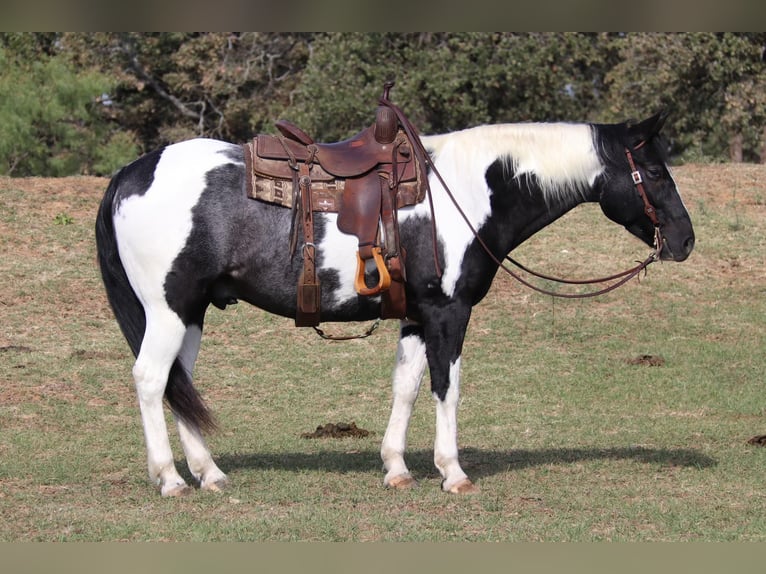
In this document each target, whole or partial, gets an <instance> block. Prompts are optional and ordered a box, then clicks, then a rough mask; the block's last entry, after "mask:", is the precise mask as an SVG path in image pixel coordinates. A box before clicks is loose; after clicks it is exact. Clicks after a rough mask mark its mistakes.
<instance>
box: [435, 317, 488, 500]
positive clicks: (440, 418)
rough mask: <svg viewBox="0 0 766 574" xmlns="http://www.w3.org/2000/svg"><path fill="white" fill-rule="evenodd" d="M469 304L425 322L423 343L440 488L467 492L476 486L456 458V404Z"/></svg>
mask: <svg viewBox="0 0 766 574" xmlns="http://www.w3.org/2000/svg"><path fill="white" fill-rule="evenodd" d="M470 316H471V308H470V306H463V305H459V304H453V305H450V306H448V307H445V308H444V309H442V312H440V313H438V314H437V315H435V316H433V317H432V318H431V320H429V321H428V322H427V323H425V330H424V333H425V344H426V354H427V357H428V366H429V370H430V373H431V392H432V393H433V396H434V399H435V401H436V438H435V440H434V464H435V465H436V468H438V469H439V472H440V473H441V475H442V478H443V479H444V480H443V481H442V490H444V491H445V492H450V493H453V494H469V493H473V492H477V491H478V488H477V487H476V486H475V485H474V484H473V483H472V482H471V481H470V480H469V479H468V476H467V475H466V474H465V472H463V469H462V468H461V466H460V462H459V461H458V439H457V437H458V432H457V408H458V402H459V399H460V359H461V355H462V348H463V341H464V339H465V331H466V328H467V327H468V320H469V319H470Z"/></svg>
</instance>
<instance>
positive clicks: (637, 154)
mask: <svg viewBox="0 0 766 574" xmlns="http://www.w3.org/2000/svg"><path fill="white" fill-rule="evenodd" d="M666 119H667V114H666V113H659V114H656V115H654V116H652V117H650V118H648V119H646V120H644V121H642V122H639V123H636V124H630V123H626V124H618V125H610V126H604V125H601V126H596V133H597V138H599V140H600V141H599V142H598V144H599V148H600V149H601V150H602V151H603V153H604V156H605V157H604V160H603V161H604V163H605V165H606V170H605V172H604V174H603V179H602V186H601V190H600V196H599V203H600V204H601V209H602V210H603V212H604V214H605V215H606V216H607V217H608V218H609V219H611V220H612V221H615V222H617V223H619V224H620V225H623V226H625V228H626V229H627V230H628V231H630V232H631V233H632V234H633V235H635V236H636V237H638V238H639V239H641V240H643V241H645V242H646V243H647V244H649V245H654V244H655V237H657V235H656V230H657V229H659V232H660V235H661V237H662V249H661V251H660V258H661V259H665V260H670V259H672V260H675V261H683V260H684V259H686V258H687V257H688V256H689V254H690V253H691V252H692V249H693V248H694V229H693V227H692V222H691V219H690V218H689V213H688V212H687V211H686V206H684V203H683V201H682V200H681V196H680V195H679V193H678V188H677V187H676V183H675V181H674V180H673V176H672V175H671V174H670V170H669V169H668V166H667V163H666V158H665V155H666V154H665V149H666V144H665V141H664V139H663V138H662V137H661V136H660V130H661V129H662V126H663V124H664V123H665V120H666Z"/></svg>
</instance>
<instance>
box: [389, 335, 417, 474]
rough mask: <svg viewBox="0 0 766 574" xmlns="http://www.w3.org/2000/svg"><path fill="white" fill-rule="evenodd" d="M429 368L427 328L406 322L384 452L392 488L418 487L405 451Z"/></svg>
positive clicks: (401, 340) (398, 354) (397, 355)
mask: <svg viewBox="0 0 766 574" xmlns="http://www.w3.org/2000/svg"><path fill="white" fill-rule="evenodd" d="M425 368H426V346H425V343H424V341H423V329H422V327H420V326H419V325H416V324H414V323H410V322H408V321H402V323H401V331H400V335H399V344H398V347H397V350H396V365H395V366H394V375H393V382H392V387H393V402H392V405H391V417H390V418H389V421H388V426H387V427H386V434H385V435H384V436H383V444H382V446H381V449H380V456H381V458H382V459H383V466H384V467H385V469H386V476H385V478H384V484H385V485H386V486H389V487H392V488H400V489H404V488H411V487H412V486H415V479H414V478H413V477H412V475H411V474H410V471H409V470H408V469H407V465H406V464H405V463H404V451H405V449H406V448H407V429H408V427H409V424H410V417H411V416H412V407H413V405H414V404H415V399H417V397H418V391H419V389H420V382H421V381H422V380H423V373H424V372H425Z"/></svg>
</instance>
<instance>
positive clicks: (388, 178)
mask: <svg viewBox="0 0 766 574" xmlns="http://www.w3.org/2000/svg"><path fill="white" fill-rule="evenodd" d="M392 86H393V82H387V83H386V84H385V85H384V88H383V97H382V98H381V99H380V101H379V106H378V108H377V111H376V117H375V123H374V124H372V125H371V126H369V127H368V128H366V129H364V130H363V131H361V132H360V133H358V134H357V135H355V136H354V137H352V138H350V139H347V140H344V141H340V142H336V143H316V142H314V140H313V139H312V138H311V137H310V136H308V135H307V134H306V133H305V132H304V131H303V130H301V129H300V128H298V127H297V126H295V125H293V124H292V123H290V122H288V121H286V120H279V121H278V122H276V124H275V125H276V127H277V128H278V129H279V131H280V134H278V135H264V134H260V135H257V136H255V137H254V138H253V140H252V141H250V142H248V143H247V144H245V146H244V147H245V160H246V163H247V172H248V178H247V193H248V196H249V197H251V198H253V199H257V200H260V201H266V202H269V203H274V204H277V205H282V206H284V207H287V208H290V209H292V214H293V219H292V229H291V234H290V237H291V239H290V245H289V246H288V248H289V250H290V254H291V256H292V255H293V254H294V253H295V249H296V245H297V243H298V234H299V233H300V232H301V231H302V234H303V253H302V256H303V269H302V272H301V274H300V278H299V280H298V301H297V303H298V306H297V308H298V312H297V315H296V318H295V324H296V326H299V327H303V326H316V325H318V324H319V320H320V299H321V297H320V295H321V292H320V283H319V278H318V275H317V269H316V246H315V245H314V220H313V214H314V213H315V212H334V213H337V214H338V218H337V222H338V229H339V230H340V231H342V232H344V233H347V234H351V235H355V236H356V237H357V240H358V251H357V272H356V279H355V282H354V286H355V288H356V291H357V293H358V294H359V295H361V296H374V295H380V296H381V304H382V311H381V317H382V318H384V319H386V318H404V316H405V314H406V300H405V290H404V283H405V281H406V277H405V266H404V258H405V253H404V251H403V250H402V248H401V246H400V244H399V229H398V224H397V215H396V214H397V209H399V208H401V207H404V206H407V205H414V204H416V203H419V202H421V201H423V199H424V197H425V191H426V185H427V183H426V171H425V165H424V164H425V162H424V160H423V157H422V154H421V153H419V152H418V150H420V149H422V147H418V146H419V142H413V141H412V138H417V134H416V133H414V130H413V128H412V126H411V124H410V123H409V121H408V120H406V118H404V117H403V115H402V113H401V110H399V108H397V107H396V106H394V105H393V104H391V103H390V100H389V91H390V89H391V87H392ZM405 128H406V129H405ZM299 228H300V230H301V231H299ZM368 263H369V266H368ZM373 265H374V269H375V270H376V271H377V276H378V277H377V283H375V284H374V285H368V283H367V281H366V279H365V274H366V271H367V270H368V267H369V271H370V273H371V276H373V277H374V273H372V269H373Z"/></svg>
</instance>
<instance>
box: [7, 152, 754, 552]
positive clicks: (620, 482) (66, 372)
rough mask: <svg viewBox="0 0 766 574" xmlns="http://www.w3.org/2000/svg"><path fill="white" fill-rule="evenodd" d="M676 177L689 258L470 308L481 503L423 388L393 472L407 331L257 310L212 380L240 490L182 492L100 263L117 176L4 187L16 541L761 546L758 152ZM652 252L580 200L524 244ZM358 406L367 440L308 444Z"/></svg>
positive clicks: (221, 329)
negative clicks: (398, 382) (445, 448)
mask: <svg viewBox="0 0 766 574" xmlns="http://www.w3.org/2000/svg"><path fill="white" fill-rule="evenodd" d="M675 175H676V179H677V182H678V184H679V187H680V188H681V191H682V194H683V196H684V198H685V200H686V204H687V206H688V208H689V211H690V212H691V215H692V219H693V221H694V223H695V229H696V233H697V247H696V250H695V252H694V253H693V254H692V256H691V257H690V259H689V260H688V261H686V262H684V263H682V264H675V263H662V264H654V265H652V266H651V267H650V268H649V271H648V275H647V276H646V277H644V278H642V279H641V280H640V281H637V280H633V281H631V282H630V283H629V284H628V285H626V286H625V287H624V288H622V289H619V290H617V291H616V292H613V293H610V294H608V295H605V296H603V297H599V298H596V299H589V300H583V301H563V300H555V301H554V300H553V299H551V298H550V297H546V296H541V295H538V294H535V293H533V292H532V291H530V290H528V289H526V288H525V287H523V286H521V285H519V284H518V283H516V282H514V281H513V280H511V279H509V278H507V277H505V276H503V275H498V277H497V279H496V281H495V284H494V287H493V289H492V291H491V292H490V293H489V295H488V296H487V298H486V299H485V300H484V301H483V302H482V303H481V304H480V305H479V306H478V307H477V308H476V311H475V314H474V318H473V320H472V323H471V326H470V328H469V332H468V337H467V340H466V345H465V354H464V359H463V379H462V381H463V382H462V400H461V405H460V445H461V449H462V450H461V457H462V462H463V466H464V469H465V470H466V472H467V473H468V474H469V476H470V477H471V478H472V479H473V480H474V481H475V482H476V483H477V484H478V486H479V487H480V488H481V492H480V493H479V494H476V495H473V496H466V497H456V496H449V495H446V494H444V493H442V492H441V491H440V488H439V478H438V474H437V472H436V470H435V469H434V467H433V464H432V462H431V458H432V449H431V445H432V441H433V430H434V409H433V401H432V399H431V396H430V393H429V392H428V391H427V384H428V382H427V381H426V383H425V385H426V386H424V392H423V393H422V394H421V397H420V398H419V400H418V404H417V405H416V409H415V415H414V420H413V423H412V425H411V430H410V441H409V457H408V461H409V464H410V468H411V470H412V471H413V473H414V474H415V476H416V478H417V479H418V480H419V482H420V487H419V488H417V489H415V490H412V491H408V492H396V491H390V490H387V489H385V488H383V486H382V478H383V473H382V472H381V462H380V458H379V455H378V449H379V444H380V440H381V438H382V435H383V431H384V429H385V424H386V421H387V418H388V410H389V401H390V371H391V367H392V363H393V354H394V351H395V346H396V337H397V324H396V323H394V322H387V323H384V324H383V325H382V326H381V327H380V328H379V330H378V331H377V333H376V334H375V335H374V336H373V337H370V338H368V339H364V340H359V341H352V342H343V343H337V342H325V341H323V340H321V339H319V338H318V337H317V336H316V335H315V334H314V333H313V331H310V330H299V329H296V328H295V327H293V325H292V322H291V321H290V320H286V319H282V318H277V317H273V316H269V315H267V314H265V313H264V312H262V311H260V310H258V309H254V308H252V307H248V306H246V305H243V304H240V305H238V306H235V307H234V308H230V309H228V310H227V311H225V312H221V311H218V310H215V309H213V310H211V312H210V313H209V315H208V321H207V325H206V336H205V338H204V339H203V347H202V352H201V354H200V359H199V362H198V367H197V372H196V377H197V381H198V382H197V384H198V386H199V388H200V389H201V390H202V392H203V394H204V396H205V397H206V399H207V401H208V402H209V404H210V405H211V406H212V408H213V409H214V412H215V414H216V415H217V417H218V420H219V423H220V430H219V432H218V433H217V434H215V435H213V436H211V437H209V444H210V446H211V448H212V450H213V452H214V454H215V455H216V457H217V460H218V461H219V464H220V466H221V468H222V469H223V470H224V471H225V472H227V473H228V475H229V477H230V479H231V487H230V489H229V490H228V491H226V492H225V493H223V494H220V495H215V494H210V493H203V492H200V491H197V492H195V493H194V494H193V495H192V496H190V497H186V498H183V499H171V500H165V499H162V498H161V497H160V496H159V494H158V493H157V492H156V491H155V490H154V488H153V487H152V486H151V485H149V483H148V481H147V478H146V470H145V453H144V446H143V436H142V431H141V425H140V420H139V415H138V408H137V401H136V398H135V393H134V390H133V386H132V381H131V378H130V369H131V366H132V360H131V357H130V353H129V350H128V348H127V345H126V344H125V342H124V341H123V339H122V336H121V334H120V333H119V330H118V328H117V325H116V323H115V321H114V319H113V318H112V315H111V312H110V310H109V308H108V305H107V303H106V299H105V296H104V292H103V289H102V286H101V283H100V278H99V276H98V270H97V266H96V262H95V246H94V240H93V223H94V217H95V213H96V209H97V206H98V202H99V201H100V197H101V194H102V193H103V190H104V188H105V187H106V183H107V182H106V180H103V179H97V178H67V179H59V180H50V179H20V180H16V179H0V325H1V326H2V329H0V514H2V516H3V520H2V521H0V541H22V540H39V541H59V540H61V541H72V540H87V541H105V540H131V541H132V540H152V541H202V540H232V541H233V540H259V541H275V540H314V541H452V540H468V541H541V540H545V541H597V540H622V541H687V540H702V541H720V540H740V541H766V491H765V490H764V476H766V473H765V471H766V448H763V447H760V446H755V445H751V444H748V442H747V441H748V439H749V438H750V437H752V436H754V435H759V434H764V433H766V416H765V415H766V413H765V408H766V397H765V396H764V386H763V385H764V382H766V375H765V374H764V373H765V372H766V353H764V350H765V349H766V166H755V165H686V166H681V167H678V168H676V170H675ZM647 253H648V248H647V247H646V246H643V245H641V244H639V243H638V242H637V241H636V240H635V239H632V238H631V237H629V236H628V234H627V233H626V232H625V231H623V230H622V229H620V228H618V227H616V226H614V225H613V224H611V223H609V222H607V221H606V220H605V218H603V216H601V214H600V211H599V210H598V208H597V207H596V206H583V207H581V208H578V209H576V210H575V211H574V212H572V213H571V214H569V215H567V216H566V217H565V218H563V219H562V220H560V221H559V222H557V223H556V224H554V225H553V226H551V227H550V228H548V229H546V230H545V231H543V232H542V233H541V234H538V235H537V236H535V237H533V238H532V240H530V241H529V242H528V243H527V244H526V245H524V246H522V248H521V249H519V250H517V252H515V253H514V255H515V256H517V257H518V259H520V260H522V261H524V262H526V263H528V264H529V265H531V266H534V267H536V268H540V269H542V270H545V271H548V272H551V273H558V274H564V275H568V276H581V277H582V276H592V275H602V274H604V273H605V272H607V271H618V270H621V269H624V268H626V267H627V266H628V265H631V264H632V262H633V261H634V260H636V259H643V258H644V257H645V256H646V255H647ZM364 327H366V325H323V328H325V330H327V331H332V332H344V333H348V332H360V331H362V330H363V329H364ZM380 351H383V352H380ZM645 355H647V356H651V357H652V358H653V359H654V360H652V361H648V360H642V358H643V357H644V356H645ZM652 363H654V364H652ZM351 421H354V422H356V424H357V425H358V426H359V427H361V428H364V429H366V430H369V431H370V434H369V435H368V436H366V437H361V438H343V439H331V438H330V439H307V438H302V437H301V435H302V434H303V433H306V432H311V431H313V430H314V429H315V428H316V427H317V426H319V425H323V424H325V423H328V422H351ZM173 441H174V442H173V445H174V449H175V452H176V456H177V459H178V461H179V463H180V462H181V450H180V446H179V445H178V442H177V440H176V438H175V436H173ZM179 467H180V468H182V469H183V473H184V476H186V477H187V478H189V475H188V471H187V470H186V469H185V467H183V465H180V464H179Z"/></svg>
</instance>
